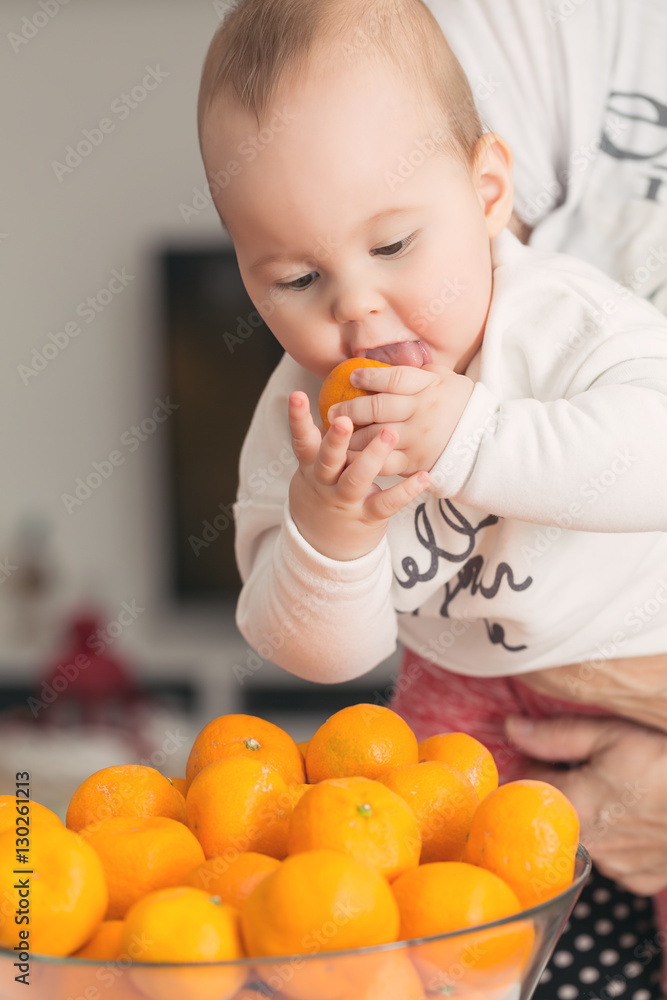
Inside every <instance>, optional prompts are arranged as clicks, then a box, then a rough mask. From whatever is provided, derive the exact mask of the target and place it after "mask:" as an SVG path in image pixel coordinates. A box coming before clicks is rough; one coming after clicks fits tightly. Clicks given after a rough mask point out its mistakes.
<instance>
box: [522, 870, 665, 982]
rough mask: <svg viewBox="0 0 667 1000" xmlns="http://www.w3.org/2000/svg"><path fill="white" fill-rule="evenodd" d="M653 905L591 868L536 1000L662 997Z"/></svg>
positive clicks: (545, 971) (659, 938)
mask: <svg viewBox="0 0 667 1000" xmlns="http://www.w3.org/2000/svg"><path fill="white" fill-rule="evenodd" d="M660 940H662V938H661V936H660V935H659V934H658V931H657V928H656V923H655V915H654V910H653V903H652V901H651V900H650V899H646V898H645V897H643V896H633V895H632V893H629V892H625V891H624V890H623V889H619V888H618V886H616V885H615V884H614V883H613V882H611V881H610V880H609V879H607V878H604V876H603V875H600V873H599V872H597V871H595V869H594V870H593V873H592V875H591V878H590V880H589V881H588V883H587V885H586V886H584V889H583V892H582V894H581V897H580V898H579V902H578V903H577V905H576V906H575V908H574V910H573V911H572V915H571V917H570V920H569V921H568V923H567V924H566V926H565V930H564V932H563V934H562V936H561V937H560V939H559V941H558V944H557V945H556V950H555V951H554V954H553V955H552V956H551V961H550V962H549V965H548V966H547V968H546V969H545V970H544V973H543V975H542V978H541V980H540V982H539V985H538V987H537V989H536V990H535V994H534V1000H609V998H611V1000H614V998H616V997H622V1000H662V998H663V992H662V989H661V986H660V966H661V948H660V946H659V944H658V941H660Z"/></svg>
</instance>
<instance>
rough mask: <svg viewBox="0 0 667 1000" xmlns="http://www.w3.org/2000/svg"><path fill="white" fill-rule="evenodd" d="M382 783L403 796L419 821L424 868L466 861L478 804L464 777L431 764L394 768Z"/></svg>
mask: <svg viewBox="0 0 667 1000" xmlns="http://www.w3.org/2000/svg"><path fill="white" fill-rule="evenodd" d="M379 780H380V781H381V783H382V784H383V785H386V786H387V788H390V789H391V790H392V791H393V792H396V794H397V795H400V796H401V798H402V799H404V800H405V802H407V804H408V805H409V806H410V808H411V809H412V811H413V812H414V814H415V816H416V817H417V820H418V821H419V830H420V834H421V841H422V850H421V856H420V862H421V864H424V863H425V862H429V861H461V860H462V859H463V852H464V851H465V846H466V841H467V839H468V834H469V832H470V826H471V824H472V818H473V816H474V814H475V810H476V808H477V805H478V802H479V800H478V798H477V793H476V792H475V789H474V788H473V786H472V784H471V783H470V781H468V779H467V778H466V776H465V775H464V774H462V773H461V772H460V771H458V770H457V769H456V768H455V767H451V766H450V765H449V764H444V763H443V762H442V761H439V760H431V761H425V762H424V763H422V764H406V765H405V766H404V767H395V768H392V770H391V771H387V772H386V774H383V775H382V776H381V777H380V779H379Z"/></svg>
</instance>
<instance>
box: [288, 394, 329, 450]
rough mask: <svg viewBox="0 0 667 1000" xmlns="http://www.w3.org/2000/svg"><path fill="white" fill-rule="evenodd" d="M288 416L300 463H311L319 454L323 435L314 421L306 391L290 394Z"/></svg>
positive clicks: (293, 444)
mask: <svg viewBox="0 0 667 1000" xmlns="http://www.w3.org/2000/svg"><path fill="white" fill-rule="evenodd" d="M287 416H288V420H289V427H290V431H291V433H292V450H293V451H294V455H295V457H296V459H297V461H298V462H299V464H300V465H301V464H305V465H310V464H311V463H312V462H314V460H315V458H316V456H317V453H318V451H319V448H320V444H321V442H322V435H321V434H320V432H319V430H318V429H317V427H316V426H315V422H314V421H313V417H312V414H311V412H310V402H309V400H308V396H307V395H306V393H305V392H293V393H292V394H291V395H290V397H289V403H288V407H287Z"/></svg>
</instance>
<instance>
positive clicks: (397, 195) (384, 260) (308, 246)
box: [202, 55, 492, 378]
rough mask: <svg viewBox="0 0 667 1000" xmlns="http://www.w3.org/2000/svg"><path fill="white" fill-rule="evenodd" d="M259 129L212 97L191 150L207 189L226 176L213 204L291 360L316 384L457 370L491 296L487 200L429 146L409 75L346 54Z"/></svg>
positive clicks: (476, 337)
mask: <svg viewBox="0 0 667 1000" xmlns="http://www.w3.org/2000/svg"><path fill="white" fill-rule="evenodd" d="M278 113H279V114H278ZM436 121H437V119H436ZM262 124H263V125H264V128H263V130H262V129H258V127H257V123H256V121H255V118H254V117H253V116H252V115H251V114H248V113H246V112H244V111H242V110H240V109H239V108H238V107H236V106H233V105H232V104H231V102H227V101H225V102H224V103H223V101H220V102H218V103H217V104H215V105H214V106H213V108H212V110H211V111H210V112H209V114H208V116H207V119H206V121H205V123H204V129H203V137H202V146H203V151H204V162H205V166H206V171H207V174H208V176H209V179H215V178H216V175H217V177H218V180H220V178H223V177H224V172H225V171H227V174H228V176H229V183H228V184H227V186H226V187H224V188H222V189H221V190H218V192H217V194H216V196H215V203H216V207H217V209H218V211H219V213H220V215H221V217H222V218H223V219H224V222H225V224H226V226H227V229H228V230H229V233H230V235H231V237H232V240H233V242H234V246H235V248H236V253H237V256H238V261H239V266H240V270H241V274H242V276H243V281H244V283H245V286H246V288H247V290H248V294H249V295H250V298H251V299H252V301H253V303H254V305H255V307H256V308H257V310H258V312H259V313H260V315H261V316H262V317H263V318H264V320H265V321H266V323H267V325H268V326H269V328H270V329H271V330H272V331H273V333H274V334H275V336H276V338H277V339H278V341H279V342H280V344H281V345H282V346H283V348H284V349H285V350H286V351H287V353H288V354H290V355H291V356H292V357H293V358H294V359H295V360H296V361H297V362H298V363H299V364H301V365H302V366H303V367H304V368H306V369H307V370H308V371H310V372H312V373H313V374H315V375H317V376H318V377H320V378H324V376H325V375H326V374H327V373H328V372H329V371H330V370H331V369H332V368H333V367H334V365H336V364H338V363H339V362H340V361H343V360H344V359H345V358H349V357H364V356H367V357H373V358H376V359H377V360H380V361H388V362H389V363H391V364H413V365H418V366H420V365H422V364H430V363H433V364H440V365H445V366H447V367H449V368H452V369H454V370H455V371H457V372H462V371H464V370H465V368H466V367H467V365H468V362H469V361H470V359H471V358H472V356H473V355H474V354H475V352H476V351H477V349H478V348H479V345H480V343H481V340H482V335H483V331H484V324H485V321H486V315H487V312H488V308H489V303H490V299H491V284H492V279H491V260H490V246H489V226H488V225H487V219H486V216H485V211H484V199H483V197H482V194H481V193H480V184H479V183H478V182H477V181H476V180H475V178H474V177H473V176H472V175H471V173H470V171H469V170H468V169H467V168H466V167H465V166H464V165H463V164H462V163H461V162H460V161H459V160H457V159H456V158H454V157H451V156H448V155H445V154H444V153H441V152H436V151H435V149H434V143H433V141H432V139H431V135H433V131H434V128H437V125H435V124H434V123H433V122H427V120H426V117H425V115H424V114H423V112H422V111H421V110H420V108H419V106H418V105H417V103H416V102H414V101H413V100H412V98H411V96H410V94H409V86H408V84H407V83H406V81H405V80H404V79H403V78H402V77H401V76H400V74H399V73H398V72H397V71H396V70H394V69H392V68H390V67H377V68H373V69H371V68H370V67H369V66H367V65H365V66H359V65H356V64H352V63H350V64H348V67H347V68H346V63H345V58H344V56H342V55H341V57H340V59H338V60H337V64H336V66H335V67H331V68H329V69H328V70H326V71H325V70H322V71H319V72H318V73H317V74H313V73H312V72H311V73H310V74H309V76H308V80H307V83H305V84H302V85H301V86H300V87H298V88H297V87H289V88H283V89H282V94H281V95H279V96H278V97H277V98H276V100H275V101H274V106H273V108H272V109H271V111H270V113H269V114H267V115H265V116H264V120H263V122H262ZM272 124H273V126H274V127H273V128H271V127H270V126H271V125H272ZM267 126H268V127H267ZM231 161H235V163H236V166H231V169H230V163H231ZM233 171H237V172H236V173H234V172H233ZM213 190H215V188H213ZM266 258H270V259H266Z"/></svg>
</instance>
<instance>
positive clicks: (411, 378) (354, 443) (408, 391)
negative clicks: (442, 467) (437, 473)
mask: <svg viewBox="0 0 667 1000" xmlns="http://www.w3.org/2000/svg"><path fill="white" fill-rule="evenodd" d="M350 381H351V382H352V384H353V385H355V386H357V388H359V389H369V390H372V392H373V395H369V396H358V397H357V398H356V399H349V400H347V401H346V402H344V403H336V405H335V406H334V407H332V408H331V409H330V410H329V420H331V419H332V415H333V414H334V413H335V415H336V417H342V416H346V417H349V418H350V420H352V422H353V423H354V424H355V425H356V426H357V427H359V428H360V429H359V430H357V431H355V433H354V434H353V435H352V439H351V441H350V458H354V457H355V455H356V454H357V453H359V452H361V450H362V449H364V448H366V447H367V446H368V443H369V442H370V441H371V439H372V438H373V437H375V435H376V434H377V433H378V430H390V431H392V432H394V434H396V435H397V441H396V443H395V445H394V447H393V448H392V449H391V452H390V453H388V454H387V458H386V460H385V462H384V463H383V465H382V468H381V469H380V470H379V472H376V473H375V474H376V475H381V476H396V475H399V476H410V475H413V474H414V473H415V472H417V471H418V470H419V469H429V470H430V469H432V468H433V466H434V465H435V463H436V462H437V460H438V459H439V457H440V455H441V454H442V452H443V451H444V449H445V447H446V445H447V443H448V441H449V439H450V437H451V436H452V434H453V432H454V428H455V427H456V425H457V423H458V422H459V420H460V418H461V414H462V413H463V411H464V409H465V408H466V405H467V403H468V400H469V399H470V396H471V394H472V390H473V388H474V382H473V381H472V380H471V379H469V378H467V376H465V375H457V374H456V373H455V372H453V371H452V370H451V368H445V367H443V366H442V365H424V367H423V368H411V367H408V366H407V365H398V366H395V367H391V368H357V369H356V370H355V371H353V372H352V373H351V375H350Z"/></svg>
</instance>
